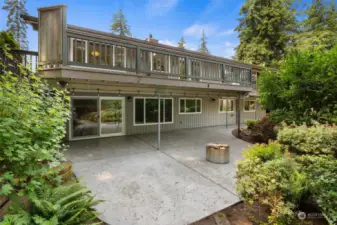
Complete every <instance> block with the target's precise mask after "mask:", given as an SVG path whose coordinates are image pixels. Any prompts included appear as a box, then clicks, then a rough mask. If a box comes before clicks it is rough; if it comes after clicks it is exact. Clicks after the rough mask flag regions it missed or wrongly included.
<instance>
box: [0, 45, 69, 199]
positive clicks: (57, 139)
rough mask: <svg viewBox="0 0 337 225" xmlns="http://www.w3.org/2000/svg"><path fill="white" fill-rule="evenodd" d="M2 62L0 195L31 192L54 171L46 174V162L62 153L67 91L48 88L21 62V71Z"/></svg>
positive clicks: (49, 177)
mask: <svg viewBox="0 0 337 225" xmlns="http://www.w3.org/2000/svg"><path fill="white" fill-rule="evenodd" d="M5 54H6V55H7V57H9V58H13V57H12V56H11V55H10V54H8V53H7V52H5ZM0 63H1V62H0ZM0 66H1V65H0ZM2 66H3V67H4V69H3V71H2V72H1V74H0V105H1V106H5V107H1V109H0V149H1V152H0V165H1V167H0V195H7V196H8V195H10V194H11V193H13V192H19V194H24V193H27V191H33V190H34V189H35V188H38V187H39V186H40V185H42V184H43V183H44V182H45V181H46V179H45V178H46V177H48V180H50V179H53V178H52V177H54V176H55V175H56V174H58V171H55V173H50V167H51V166H50V165H51V164H57V163H59V160H60V158H62V157H63V155H62V150H63V145H62V144H61V143H62V139H63V138H64V136H65V131H66V129H65V125H66V122H67V120H68V117H69V104H68V99H67V97H66V96H65V91H60V90H57V89H52V90H51V89H50V88H49V86H48V85H47V83H46V82H44V81H43V80H41V78H39V77H38V76H35V75H33V73H27V72H26V71H27V69H26V68H23V67H22V66H21V65H19V64H18V65H17V66H18V67H19V69H20V71H21V74H20V75H17V74H13V73H12V72H11V71H8V70H7V67H6V65H2Z"/></svg>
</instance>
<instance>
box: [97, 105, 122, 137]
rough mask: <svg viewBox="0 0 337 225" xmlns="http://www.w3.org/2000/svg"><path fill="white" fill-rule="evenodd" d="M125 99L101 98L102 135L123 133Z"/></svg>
mask: <svg viewBox="0 0 337 225" xmlns="http://www.w3.org/2000/svg"><path fill="white" fill-rule="evenodd" d="M123 122H124V121H123V99H121V98H119V99H117V98H116V99H101V135H117V134H122V133H123Z"/></svg>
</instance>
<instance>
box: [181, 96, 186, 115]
mask: <svg viewBox="0 0 337 225" xmlns="http://www.w3.org/2000/svg"><path fill="white" fill-rule="evenodd" d="M180 112H181V113H184V112H185V99H180Z"/></svg>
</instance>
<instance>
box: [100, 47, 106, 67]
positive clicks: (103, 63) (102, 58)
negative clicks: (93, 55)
mask: <svg viewBox="0 0 337 225" xmlns="http://www.w3.org/2000/svg"><path fill="white" fill-rule="evenodd" d="M105 50H106V49H105V45H101V65H106V52H105Z"/></svg>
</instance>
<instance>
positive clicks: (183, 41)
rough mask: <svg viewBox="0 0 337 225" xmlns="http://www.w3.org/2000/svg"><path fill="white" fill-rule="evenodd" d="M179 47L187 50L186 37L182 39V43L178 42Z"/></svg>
mask: <svg viewBox="0 0 337 225" xmlns="http://www.w3.org/2000/svg"><path fill="white" fill-rule="evenodd" d="M178 47H179V48H185V39H184V37H181V38H180V41H179V42H178Z"/></svg>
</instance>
